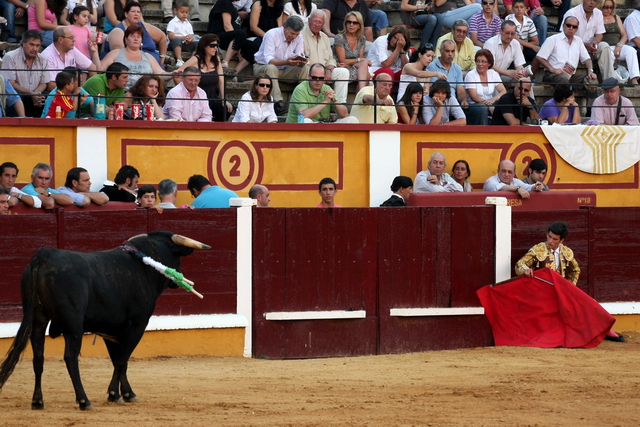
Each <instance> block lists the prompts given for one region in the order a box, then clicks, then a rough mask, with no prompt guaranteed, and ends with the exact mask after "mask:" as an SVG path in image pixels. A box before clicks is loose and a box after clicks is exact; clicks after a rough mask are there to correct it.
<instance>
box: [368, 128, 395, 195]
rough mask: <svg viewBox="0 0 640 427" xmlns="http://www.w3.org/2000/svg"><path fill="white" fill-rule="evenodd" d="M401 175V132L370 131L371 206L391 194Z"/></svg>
mask: <svg viewBox="0 0 640 427" xmlns="http://www.w3.org/2000/svg"><path fill="white" fill-rule="evenodd" d="M398 175H400V132H389V131H383V132H381V131H380V132H379V131H372V132H369V206H371V207H378V206H380V203H382V202H384V201H385V200H387V199H388V198H389V196H390V195H391V190H390V189H389V187H391V183H392V182H393V178H395V177H396V176H398Z"/></svg>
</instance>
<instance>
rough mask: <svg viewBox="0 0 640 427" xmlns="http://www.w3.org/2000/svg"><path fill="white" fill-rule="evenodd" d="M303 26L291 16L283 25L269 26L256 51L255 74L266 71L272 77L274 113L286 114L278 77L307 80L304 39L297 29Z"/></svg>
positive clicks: (297, 17) (307, 71) (300, 20)
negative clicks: (269, 28) (270, 27)
mask: <svg viewBox="0 0 640 427" xmlns="http://www.w3.org/2000/svg"><path fill="white" fill-rule="evenodd" d="M303 28H304V23H303V22H302V18H300V17H299V16H290V17H289V18H287V20H286V21H285V23H284V26H282V27H277V28H272V29H271V30H269V31H267V33H266V34H265V35H264V38H263V39H262V44H261V45H260V50H259V51H258V53H256V56H255V61H256V63H255V64H253V72H254V73H255V75H256V76H257V75H260V74H263V73H264V74H266V75H268V76H269V77H271V84H272V85H273V87H272V91H271V96H273V99H274V101H276V103H275V105H274V109H275V112H276V114H277V115H283V114H286V113H287V111H288V109H287V107H285V106H284V105H282V92H281V91H280V85H279V83H278V78H283V79H285V78H286V79H292V81H295V82H296V83H297V80H306V79H307V76H308V75H309V68H308V67H305V65H306V64H307V62H308V60H306V59H303V58H304V42H303V38H302V35H300V32H301V31H302V29H303Z"/></svg>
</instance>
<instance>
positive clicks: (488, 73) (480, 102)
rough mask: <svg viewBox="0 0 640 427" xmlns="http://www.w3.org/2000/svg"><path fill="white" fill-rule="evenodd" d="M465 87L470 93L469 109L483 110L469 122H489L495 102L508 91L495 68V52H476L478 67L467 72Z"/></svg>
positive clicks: (475, 123)
mask: <svg viewBox="0 0 640 427" xmlns="http://www.w3.org/2000/svg"><path fill="white" fill-rule="evenodd" d="M464 87H465V89H466V90H467V94H468V95H469V96H468V99H469V109H471V108H476V109H480V110H481V112H480V113H479V114H477V115H476V114H474V115H472V119H471V120H469V122H468V123H467V124H468V125H487V124H489V116H490V115H492V114H493V104H495V103H496V102H497V101H498V100H499V99H500V97H501V96H502V95H504V94H505V93H507V89H505V87H504V84H502V80H501V78H500V74H498V72H497V71H495V70H494V69H493V54H492V53H491V51H490V50H488V49H480V50H479V51H477V52H476V68H474V69H473V70H471V71H469V73H467V75H466V77H465V78H464ZM476 118H477V120H476Z"/></svg>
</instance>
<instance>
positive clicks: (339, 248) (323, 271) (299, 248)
mask: <svg viewBox="0 0 640 427" xmlns="http://www.w3.org/2000/svg"><path fill="white" fill-rule="evenodd" d="M376 211H377V210H376V209H351V208H342V209H254V212H253V221H254V226H253V229H254V239H253V283H254V286H253V289H254V292H253V302H254V319H253V320H254V349H256V351H255V353H254V355H255V356H257V357H260V356H262V355H267V356H269V357H276V358H299V357H322V356H338V355H340V356H350V355H351V356H354V355H362V354H375V353H376V344H377V342H376V336H377V320H376V317H377V307H376V290H377V289H376V268H375V265H376V246H377V239H376V231H377V227H376V225H377V221H376ZM325 310H331V311H333V310H366V312H367V318H366V319H349V320H344V319H339V320H299V321H273V320H266V319H265V317H264V316H265V313H268V312H283V311H286V312H291V311H325Z"/></svg>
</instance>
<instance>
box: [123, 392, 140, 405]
mask: <svg viewBox="0 0 640 427" xmlns="http://www.w3.org/2000/svg"><path fill="white" fill-rule="evenodd" d="M123 397H124V401H125V402H127V403H136V402H140V399H138V396H136V395H135V394H134V395H129V394H125V395H124V396H123Z"/></svg>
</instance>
